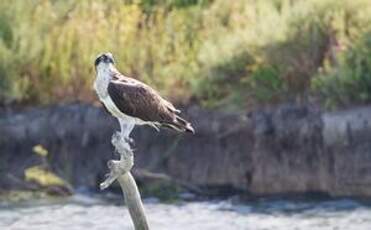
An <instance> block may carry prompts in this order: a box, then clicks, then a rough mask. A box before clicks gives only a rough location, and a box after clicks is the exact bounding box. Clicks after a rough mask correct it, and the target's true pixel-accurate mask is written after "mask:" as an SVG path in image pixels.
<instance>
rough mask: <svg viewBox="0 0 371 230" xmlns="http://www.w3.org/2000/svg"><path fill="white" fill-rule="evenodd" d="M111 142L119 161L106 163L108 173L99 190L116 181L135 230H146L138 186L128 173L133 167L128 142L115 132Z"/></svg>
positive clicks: (145, 219) (131, 153) (132, 156)
mask: <svg viewBox="0 0 371 230" xmlns="http://www.w3.org/2000/svg"><path fill="white" fill-rule="evenodd" d="M111 142H112V145H113V146H115V149H116V151H117V152H118V153H119V154H120V160H110V161H108V163H107V165H108V168H109V170H110V172H109V174H107V178H106V179H105V181H103V182H102V183H101V184H100V189H101V190H103V189H106V188H108V187H109V186H110V185H111V184H112V183H113V182H114V181H115V180H117V181H118V182H119V184H120V186H121V189H122V192H123V195H124V199H125V203H126V205H127V206H128V209H129V213H130V216H131V219H132V221H133V223H134V227H135V230H148V229H149V226H148V222H147V218H146V215H145V213H144V208H143V203H142V200H141V197H140V193H139V190H138V186H137V184H136V183H135V180H134V178H133V176H132V175H131V172H130V170H131V168H132V167H133V165H134V154H133V151H132V149H131V148H130V144H129V140H128V138H127V137H124V136H122V135H121V133H119V132H116V133H115V134H113V136H112V140H111Z"/></svg>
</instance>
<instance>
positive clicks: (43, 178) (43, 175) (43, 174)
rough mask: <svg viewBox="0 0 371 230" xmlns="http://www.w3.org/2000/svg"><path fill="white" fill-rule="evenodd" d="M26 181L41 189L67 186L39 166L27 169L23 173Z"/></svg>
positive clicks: (60, 179)
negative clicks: (37, 185)
mask: <svg viewBox="0 0 371 230" xmlns="http://www.w3.org/2000/svg"><path fill="white" fill-rule="evenodd" d="M24 174H25V179H26V181H30V182H35V183H36V184H39V185H41V186H43V187H46V186H61V187H64V186H67V183H66V182H65V181H64V180H63V179H62V178H60V177H58V176H57V175H55V174H54V173H53V172H50V171H48V170H45V169H44V168H43V167H41V166H33V167H30V168H27V169H26V170H25V172H24Z"/></svg>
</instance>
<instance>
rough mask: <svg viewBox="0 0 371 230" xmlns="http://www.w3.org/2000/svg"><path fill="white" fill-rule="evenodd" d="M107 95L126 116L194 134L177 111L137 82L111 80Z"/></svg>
mask: <svg viewBox="0 0 371 230" xmlns="http://www.w3.org/2000/svg"><path fill="white" fill-rule="evenodd" d="M108 94H109V95H110V97H111V99H112V101H113V102H114V103H115V105H116V106H117V108H118V109H119V110H120V111H121V112H122V113H124V114H126V115H129V116H132V117H136V118H139V119H141V120H143V121H150V122H158V123H160V124H162V125H165V126H168V127H171V128H174V129H178V130H180V131H190V132H194V131H193V128H192V127H191V126H190V124H189V122H187V121H185V120H184V119H182V118H181V117H179V116H178V115H177V114H176V113H177V112H179V111H178V110H176V109H175V107H174V106H173V105H172V104H171V103H170V102H168V101H166V100H165V99H163V98H162V97H161V96H160V95H159V94H158V93H157V92H156V91H155V90H153V89H152V88H151V87H149V86H148V85H145V84H143V83H141V82H139V81H137V80H134V79H130V78H126V77H121V78H117V79H116V80H112V81H111V82H110V83H109V85H108ZM172 126H175V127H172Z"/></svg>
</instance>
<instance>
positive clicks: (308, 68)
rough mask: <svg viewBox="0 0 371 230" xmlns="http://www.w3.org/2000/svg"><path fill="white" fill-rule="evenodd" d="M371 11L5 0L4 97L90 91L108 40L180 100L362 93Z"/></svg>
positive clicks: (0, 97) (39, 99) (34, 98)
mask: <svg viewBox="0 0 371 230" xmlns="http://www.w3.org/2000/svg"><path fill="white" fill-rule="evenodd" d="M369 12H371V3H370V2H369V1H368V0H354V1H347V0H340V1H339V0H300V1H290V0H260V1H254V0H235V1H224V0H191V1H186V0H161V1H153V0H122V1H120V0H107V1H104V0H96V1H93V0H86V1H73V0H65V1H61V0H34V1H23V0H14V1H1V2H0V101H1V102H3V103H4V102H5V103H9V102H23V103H25V102H26V103H27V102H29V103H42V104H45V103H52V102H60V101H62V102H63V101H72V100H76V99H77V100H84V101H92V100H94V99H95V96H94V93H93V92H92V87H91V85H92V82H93V80H94V67H93V64H92V63H93V61H94V58H95V57H96V55H97V54H98V53H100V52H106V51H111V52H113V53H114V55H115V57H116V59H117V62H118V68H119V69H120V70H121V71H122V72H124V73H125V74H127V75H129V76H133V77H136V78H139V79H141V80H142V81H145V82H146V83H148V84H151V85H153V86H154V88H156V89H158V90H160V91H161V93H162V94H163V95H165V96H166V97H168V98H170V99H171V100H174V101H178V102H187V101H188V100H190V99H191V98H195V99H196V100H198V101H200V102H201V103H203V104H204V105H209V106H218V105H226V104H235V105H238V106H246V105H251V104H256V103H275V102H280V101H285V100H296V99H300V100H308V98H313V97H314V98H319V99H320V100H321V101H323V102H324V103H325V104H327V105H338V104H350V103H353V102H361V103H365V102H369V101H370V100H371V98H370V95H369V94H370V90H369V89H370V80H369V79H368V78H369V76H370V63H369V62H370V59H369V57H370V55H369V54H370V49H371V47H370V45H369V42H367V41H369V40H370V33H371V23H370V22H371V14H370V13H369ZM231 102H232V103H231Z"/></svg>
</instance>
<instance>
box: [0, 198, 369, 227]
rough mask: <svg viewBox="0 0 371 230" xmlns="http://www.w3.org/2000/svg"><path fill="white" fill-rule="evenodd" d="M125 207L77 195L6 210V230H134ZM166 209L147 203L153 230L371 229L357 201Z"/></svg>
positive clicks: (0, 214)
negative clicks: (66, 198)
mask: <svg viewBox="0 0 371 230" xmlns="http://www.w3.org/2000/svg"><path fill="white" fill-rule="evenodd" d="M119 203H121V202H112V201H110V202H108V201H105V200H102V199H100V198H92V197H88V196H81V195H77V196H74V197H72V198H70V199H68V200H56V201H37V202H36V201H33V202H29V203H23V204H18V205H14V204H12V205H10V204H2V205H1V206H0V229H1V230H3V229H4V230H8V229H9V230H23V229H24V230H33V229H35V230H36V229H37V230H54V229H55V230H59V229H60V230H62V229H71V230H82V229H84V230H86V229H89V230H98V229H101V230H106V229H107V230H116V229H117V230H118V229H120V230H123V229H133V228H132V224H131V220H130V218H129V214H128V212H127V210H126V208H125V207H123V206H122V205H121V204H119ZM233 203H234V202H231V201H228V200H224V201H202V202H201V201H198V202H179V203H177V204H164V203H160V202H157V201H156V200H153V199H148V200H146V201H145V208H146V213H147V215H148V219H149V223H150V226H151V229H155V230H156V229H158V230H164V229H167V230H168V229H174V230H182V229H184V230H200V229H201V230H219V229H220V230H228V229H231V230H234V229H238V230H242V229H244V230H249V229H251V230H271V229H272V230H273V229H274V230H322V229H326V230H328V229H331V230H343V229H344V230H353V229H354V230H369V229H371V206H369V205H366V204H364V203H360V202H357V201H353V200H348V199H342V200H332V201H322V202H318V201H305V200H304V201H287V200H268V199H266V200H259V201H254V202H249V203H245V204H233Z"/></svg>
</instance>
